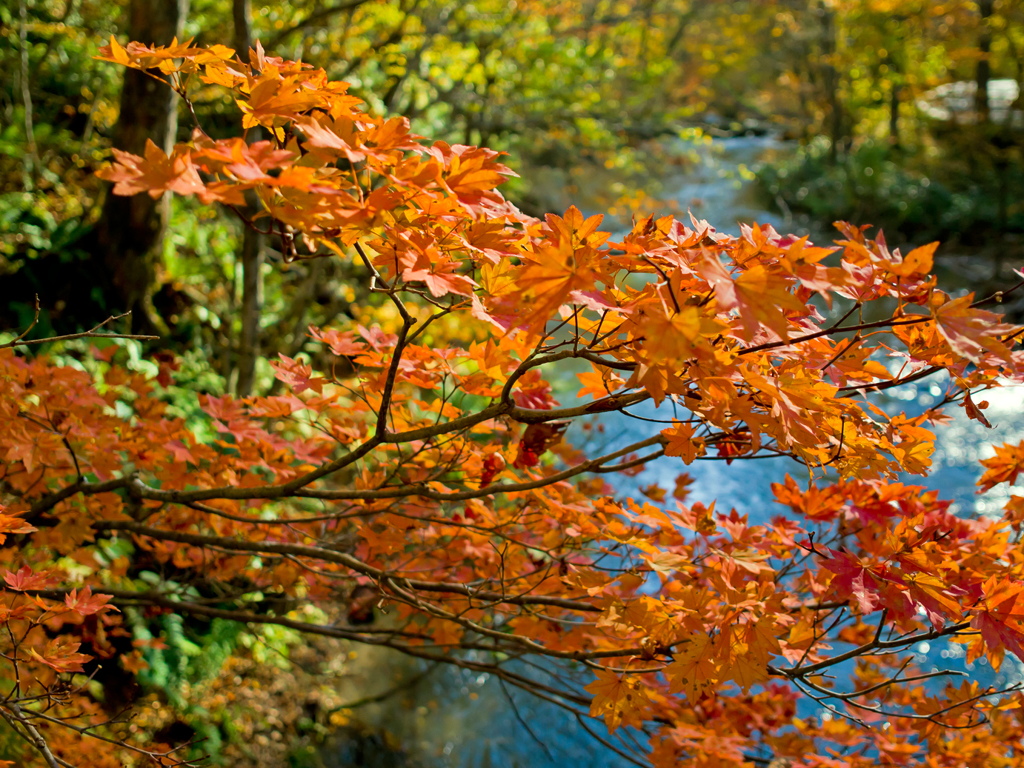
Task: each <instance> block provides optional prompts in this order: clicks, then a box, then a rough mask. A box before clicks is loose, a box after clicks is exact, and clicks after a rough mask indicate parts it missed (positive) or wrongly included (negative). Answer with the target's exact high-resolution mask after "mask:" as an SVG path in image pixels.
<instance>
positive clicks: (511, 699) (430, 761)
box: [324, 137, 1024, 768]
mask: <svg viewBox="0 0 1024 768" xmlns="http://www.w3.org/2000/svg"><path fill="white" fill-rule="evenodd" d="M790 151H792V149H791V147H790V146H789V145H787V144H784V143H782V142H779V141H777V140H775V139H774V138H771V137H744V138H734V139H724V140H720V141H716V142H715V143H714V145H713V146H712V147H703V148H701V149H699V150H697V157H696V161H695V162H690V163H689V164H688V165H687V166H686V170H685V171H680V172H679V173H678V174H676V175H674V176H668V177H667V178H665V179H664V180H663V181H662V189H663V190H664V192H663V194H662V196H663V197H665V196H666V193H667V195H668V196H670V197H671V199H674V200H675V201H676V202H677V204H678V205H679V207H680V208H681V209H682V210H683V211H686V210H687V209H690V210H691V211H692V212H693V214H694V215H695V216H696V217H697V218H706V219H708V220H709V221H710V222H711V223H712V224H713V225H715V226H716V227H717V228H718V229H719V230H720V231H724V232H728V233H731V234H738V233H739V223H740V222H744V223H749V222H754V221H756V222H758V223H760V224H772V225H773V226H775V228H776V229H777V230H779V231H780V232H783V231H786V232H793V233H795V234H800V235H803V234H811V235H812V239H814V240H816V241H818V242H823V241H826V240H828V239H829V237H830V236H829V234H828V233H827V232H826V231H823V230H816V229H814V228H813V227H812V226H811V225H810V224H809V223H808V222H805V221H800V220H794V219H793V218H792V217H788V216H785V215H781V214H777V213H772V212H769V211H766V210H765V209H764V207H763V206H762V205H761V203H759V202H758V197H757V195H756V190H755V188H754V185H753V183H752V182H751V181H750V174H749V173H746V172H745V170H744V169H745V168H750V167H753V166H755V165H756V164H757V163H758V162H762V161H764V160H765V159H767V158H769V157H771V156H772V154H773V153H780V152H790ZM581 207H585V206H584V205H581ZM945 384H946V382H944V381H943V382H939V381H936V382H931V381H929V380H924V381H922V382H918V383H917V384H915V385H910V386H908V387H906V388H905V389H904V390H902V391H900V392H898V393H897V394H896V395H894V396H893V397H890V398H889V399H887V400H886V401H885V402H884V403H881V404H882V405H883V407H885V408H886V409H887V410H889V411H890V412H899V411H901V410H903V411H907V412H908V413H914V412H919V411H920V410H923V409H924V408H926V407H928V406H929V405H931V404H932V403H933V402H935V401H936V400H937V399H939V398H941V397H942V395H943V393H944V391H945ZM556 386H558V384H556ZM561 389H562V390H563V391H561V392H559V393H558V394H559V398H560V400H561V401H562V403H563V404H567V403H568V402H570V401H571V399H572V397H573V394H572V393H573V391H574V389H575V387H574V382H572V381H565V382H561ZM985 399H987V400H988V401H989V402H990V407H989V409H988V411H987V412H986V413H987V415H988V417H989V419H990V420H991V422H992V424H993V425H994V428H993V429H992V430H988V429H986V428H985V427H984V426H983V425H981V424H980V423H979V422H977V421H970V420H968V419H967V418H966V417H965V415H964V412H963V411H962V409H960V408H956V407H953V408H951V409H950V411H949V413H950V415H951V416H952V421H951V422H950V423H949V424H947V425H944V426H942V427H940V428H938V429H937V432H938V446H937V450H936V452H935V454H934V457H933V461H934V471H933V473H932V475H931V476H930V477H928V478H917V477H912V478H910V477H908V478H907V479H906V481H907V482H912V483H915V484H921V485H924V486H926V487H928V488H934V489H937V490H938V491H939V492H940V494H941V495H942V497H943V498H947V499H955V500H956V507H955V509H958V510H959V511H961V512H962V513H965V514H966V513H971V512H975V511H977V512H981V513H985V514H992V515H998V514H999V511H1000V508H1001V507H1002V505H1003V503H1004V502H1005V500H1006V496H1007V494H1006V493H1005V492H1000V489H996V490H995V491H994V492H991V493H989V494H987V495H985V496H978V495H976V493H975V483H976V481H977V479H978V477H980V475H981V472H982V470H981V467H980V466H979V464H978V461H979V459H982V458H985V457H987V456H990V455H992V449H991V447H990V443H991V442H993V441H996V442H1018V441H1020V440H1021V439H1024V409H1022V406H1024V391H1022V390H1019V389H1004V390H997V391H994V392H992V393H987V394H986V396H985ZM635 412H636V414H637V415H638V416H642V417H645V418H648V419H670V418H671V417H672V413H671V410H670V408H669V407H667V406H666V407H663V408H662V409H661V410H660V411H658V410H655V409H654V408H653V407H647V408H641V409H636V411H635ZM660 428H661V427H660V425H656V424H651V423H647V422H644V421H638V420H633V419H630V418H629V417H627V416H624V415H622V414H615V415H613V416H610V417H609V418H607V419H605V421H604V432H603V434H602V436H601V438H600V439H601V441H602V443H603V446H597V445H594V446H592V447H593V449H594V450H599V448H600V447H607V448H612V446H614V445H616V444H620V445H624V444H626V443H627V442H628V441H631V440H636V439H638V436H639V435H640V433H641V432H644V433H648V432H649V433H653V432H654V430H657V429H660ZM681 470H682V465H681V464H680V463H679V461H678V459H662V460H660V461H658V462H655V463H654V464H653V465H652V466H649V467H648V468H647V469H646V470H645V471H644V472H643V473H642V474H640V475H638V476H636V477H632V478H627V477H618V478H617V479H614V480H613V482H615V483H616V490H617V492H618V493H620V494H622V495H624V496H625V495H638V494H639V487H640V486H645V485H648V484H650V483H652V482H658V483H660V484H661V485H662V486H663V487H666V488H669V489H671V488H672V487H674V481H675V477H676V475H678V474H679V473H680V471H681ZM687 470H688V472H689V474H691V475H692V476H693V478H694V483H693V485H692V486H691V501H695V500H700V501H703V502H704V503H706V504H710V502H712V501H716V502H717V509H718V510H721V511H728V510H729V509H730V508H735V509H736V510H737V511H738V512H739V513H740V514H744V515H749V517H750V519H751V521H752V522H755V523H756V522H765V521H767V519H768V518H769V517H771V516H773V515H776V514H779V513H780V512H781V511H782V508H781V507H780V506H779V505H777V504H775V503H774V501H773V496H772V493H771V484H772V483H773V482H777V481H779V480H781V479H782V478H783V477H784V476H785V474H786V473H787V472H788V473H790V474H792V475H793V476H794V477H796V478H800V477H801V476H805V473H806V470H805V469H804V468H803V467H801V466H800V465H797V464H796V463H794V462H791V461H788V460H786V459H772V460H764V461H748V462H742V463H734V464H732V465H731V466H729V465H726V464H725V462H721V461H705V462H696V463H694V464H692V465H691V466H690V467H688V468H687ZM915 650H916V652H917V653H918V662H919V663H920V664H922V665H923V666H924V667H925V668H929V667H930V666H933V665H939V664H942V665H943V666H944V667H949V666H957V665H961V666H962V661H958V658H959V657H961V656H962V654H963V652H962V650H961V649H960V646H954V645H952V644H947V643H944V642H943V643H934V644H930V645H929V644H927V643H922V644H921V645H919V646H918V647H917V648H916V649H915ZM360 653H361V654H365V656H364V657H363V662H364V663H362V664H360V667H361V668H362V669H363V670H364V671H363V674H362V675H360V676H357V677H356V678H354V679H353V680H352V682H351V690H350V691H349V693H350V694H351V696H352V699H356V698H359V697H366V696H370V695H372V694H376V693H380V692H382V691H388V690H391V689H392V688H393V687H398V688H401V685H402V684H401V681H402V680H403V679H404V680H409V679H413V680H416V682H415V684H414V685H411V686H408V687H406V688H401V690H399V691H398V692H397V693H396V694H395V695H393V696H389V697H388V698H386V699H384V700H383V701H380V702H376V703H372V704H368V705H366V706H361V707H359V708H358V709H356V710H353V712H352V721H353V724H352V726H350V727H347V728H345V729H343V730H342V731H340V732H339V733H338V734H337V738H336V740H335V741H334V742H333V743H332V745H331V746H329V748H328V749H327V750H325V753H324V759H325V761H326V762H327V765H328V767H329V768H341V766H367V768H375V767H377V766H380V768H390V767H391V766H394V767H395V768H398V767H399V766H459V767H460V768H461V767H465V768H488V767H490V766H507V767H508V768H514V767H517V766H544V765H587V766H594V767H595V768H603V767H608V768H612V767H615V768H617V767H618V766H625V765H628V764H629V763H628V762H627V761H626V760H625V759H624V758H622V757H620V756H619V755H617V754H616V753H615V752H614V751H612V750H611V749H610V748H608V747H607V746H605V745H602V744H601V743H600V742H599V741H598V740H597V739H596V738H594V737H593V736H592V735H591V734H589V733H588V732H587V730H586V727H590V728H593V729H594V730H595V732H596V733H597V734H598V735H599V736H601V737H602V738H607V733H605V732H604V730H603V728H601V726H600V724H597V725H596V726H595V724H593V723H586V725H584V724H583V723H581V722H579V721H578V720H577V719H576V718H575V717H574V716H572V715H571V714H569V713H566V712H565V711H564V710H561V709H560V708H558V707H555V706H553V705H550V704H547V703H545V702H540V701H536V700H533V699H531V698H530V697H529V696H528V695H527V694H525V693H523V692H521V691H518V690H509V689H506V688H504V687H502V685H500V683H499V681H497V680H495V679H492V678H489V677H488V676H487V675H479V674H475V673H472V674H471V673H468V672H466V671H464V670H457V669H451V668H440V667H439V668H437V669H434V670H431V671H430V672H429V673H428V674H427V675H426V676H425V677H422V678H417V677H416V676H417V675H419V674H422V672H423V670H422V668H421V667H419V666H417V665H416V664H415V663H413V662H411V661H409V660H405V659H402V658H400V657H397V656H396V655H395V654H391V653H388V652H384V651H379V650H373V649H371V650H368V651H360ZM979 665H981V662H979ZM520 671H523V670H520ZM555 671H556V672H557V673H558V674H568V675H572V674H574V673H573V671H572V670H566V669H565V668H557V669H556V670H555ZM535 672H536V671H535ZM536 674H541V673H540V672H536ZM972 677H973V678H974V679H978V680H979V681H981V682H982V683H983V684H986V683H988V682H992V683H994V684H998V685H1001V684H1005V683H1007V682H1014V681H1016V680H1020V679H1024V666H1022V665H1020V664H1019V662H1017V661H1016V660H1015V659H1012V658H1011V657H1008V658H1007V662H1005V663H1004V666H1003V668H1002V670H1001V671H1000V674H999V675H998V676H995V675H993V674H992V672H991V670H986V669H984V668H983V667H982V668H979V669H974V670H972ZM582 679H583V678H581V680H582ZM584 682H585V680H584ZM808 707H809V709H808V713H811V712H813V708H810V707H811V705H810V704H808ZM628 738H629V737H628V736H627V741H626V742H625V743H622V744H621V748H623V749H629V748H630V747H632V746H635V745H633V744H630V743H629V741H628Z"/></svg>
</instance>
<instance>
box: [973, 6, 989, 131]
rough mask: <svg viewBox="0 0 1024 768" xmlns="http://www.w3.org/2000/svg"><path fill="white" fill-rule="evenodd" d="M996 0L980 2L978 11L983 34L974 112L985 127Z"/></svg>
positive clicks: (987, 115) (980, 41) (980, 42)
mask: <svg viewBox="0 0 1024 768" xmlns="http://www.w3.org/2000/svg"><path fill="white" fill-rule="evenodd" d="M993 5H994V0H979V2H978V10H979V11H980V13H981V34H980V35H979V36H978V50H979V51H981V58H980V59H978V68H977V70H976V74H975V84H976V87H975V91H974V111H975V113H976V114H977V116H978V123H979V124H981V125H984V124H986V123H988V121H989V103H988V81H989V79H990V78H991V76H992V64H991V63H990V62H989V53H990V51H991V49H992V29H991V28H990V27H989V23H988V20H989V17H991V16H992V6H993Z"/></svg>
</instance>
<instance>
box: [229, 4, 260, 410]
mask: <svg viewBox="0 0 1024 768" xmlns="http://www.w3.org/2000/svg"><path fill="white" fill-rule="evenodd" d="M231 11H232V14H231V16H232V19H233V20H234V25H235V36H234V38H235V39H234V44H235V50H236V52H237V53H238V55H239V56H241V57H242V60H243V61H247V60H248V58H249V48H251V47H252V4H251V2H250V0H233V2H232V8H231ZM258 132H259V128H258V127H257V128H254V129H252V130H251V131H250V138H252V139H253V140H259V138H260V136H259V133H258ZM248 202H249V210H248V212H247V215H248V216H250V217H251V216H252V215H253V214H254V213H255V212H256V202H257V201H256V196H255V195H250V199H249V200H248ZM262 239H263V238H262V237H260V234H259V233H258V232H256V231H255V230H253V229H252V228H251V227H243V228H242V252H241V254H239V260H240V261H241V263H242V317H241V320H242V329H241V333H240V334H239V339H238V378H237V379H236V380H235V394H237V395H238V396H239V397H246V396H248V395H249V394H251V393H252V385H253V380H254V379H255V376H256V359H257V358H258V357H259V354H260V312H261V310H262V306H261V305H262V301H261V299H262V295H261V294H262V292H263V291H262V287H263V286H262V285H261V283H262V280H261V279H260V278H261V276H260V271H261V267H262V266H263V243H262Z"/></svg>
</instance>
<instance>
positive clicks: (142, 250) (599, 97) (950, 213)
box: [0, 0, 1024, 394]
mask: <svg viewBox="0 0 1024 768" xmlns="http://www.w3.org/2000/svg"><path fill="white" fill-rule="evenodd" d="M1021 6H1022V3H1021V2H1019V1H1018V0H981V1H980V2H968V0H949V1H948V2H941V3H940V2H933V1H932V0H920V1H918V0H901V1H897V0H769V1H767V2H766V1H765V0H710V1H707V2H695V1H693V0H615V1H611V0H585V1H584V2H561V1H560V0H511V1H510V0H476V1H475V2H472V3H463V2H449V1H447V0H294V2H288V3H280V2H264V1H263V0H192V2H191V4H190V3H189V2H187V0H159V1H158V2H154V1H152V0H17V2H15V3H8V4H6V5H5V6H4V7H3V8H0V22H2V24H3V35H4V37H5V39H6V41H7V43H8V44H7V45H5V46H4V48H3V50H2V51H0V65H2V75H0V110H2V113H3V121H2V125H3V127H2V130H0V274H2V275H3V276H4V280H3V290H2V291H0V320H2V322H3V323H4V325H7V326H10V327H14V326H16V325H24V324H25V323H26V322H27V321H28V320H29V319H30V316H31V314H32V300H33V298H34V295H35V294H36V293H38V294H39V295H40V298H41V300H42V303H43V307H44V310H45V311H44V313H43V318H42V322H43V328H42V330H43V331H48V330H49V327H50V325H56V326H59V327H60V328H61V329H68V328H70V327H71V326H78V327H81V326H85V325H89V324H90V323H95V322H98V321H100V320H102V319H105V318H106V317H107V316H109V315H110V314H116V313H119V312H122V311H125V310H128V309H131V310H132V312H133V314H132V323H133V325H134V326H135V327H136V328H137V329H145V330H149V331H159V332H160V333H161V334H162V335H164V336H165V337H170V338H171V339H172V340H173V341H174V342H175V343H176V344H178V345H179V347H180V348H182V349H184V348H186V347H188V348H194V349H199V348H201V349H203V350H204V352H205V358H206V359H208V360H209V361H210V365H211V366H212V370H213V371H214V372H215V373H216V378H217V380H219V381H220V382H221V386H222V387H223V388H224V389H226V390H231V391H236V392H239V393H242V394H244V393H247V392H249V391H252V389H253V387H254V386H257V387H258V386H267V385H268V384H269V381H270V379H269V377H268V376H267V371H266V370H264V369H263V368H262V367H261V366H260V364H259V363H258V359H259V354H258V353H259V352H260V351H261V350H262V351H263V352H264V353H267V354H270V355H273V354H274V353H275V352H283V353H285V354H289V355H294V354H296V353H297V352H299V351H300V350H301V349H302V347H303V344H304V343H305V335H304V334H305V331H304V329H305V327H306V325H307V324H308V323H309V322H318V323H325V322H328V321H329V320H330V318H332V317H336V316H338V315H339V314H341V313H348V314H352V315H357V314H358V311H359V307H360V306H361V305H365V304H366V301H367V297H364V296H356V295H355V294H354V293H353V292H352V289H351V288H350V281H349V280H347V279H346V277H347V276H346V274H345V272H344V268H342V267H341V266H338V265H336V264H334V263H331V264H328V263H326V262H325V263H321V262H319V261H315V262H311V263H304V264H297V265H291V266H290V267H289V268H288V269H286V270H283V271H282V270H278V269H271V268H270V265H269V263H268V261H273V260H274V259H275V258H278V256H277V251H276V248H275V244H274V243H273V242H264V241H263V240H262V239H261V238H259V237H258V236H257V235H256V233H255V232H252V231H250V232H243V231H242V229H243V228H242V227H241V226H239V225H238V224H237V223H236V222H234V221H230V220H228V219H224V218H220V217H217V216H212V215H210V214H202V215H201V216H196V215H195V212H193V211H186V210H184V205H183V204H181V203H174V204H173V205H174V206H177V208H174V207H173V206H172V205H171V204H170V203H168V202H167V201H166V200H150V199H139V198H130V199H125V200H119V199H117V198H114V197H113V196H111V195H108V194H107V190H106V188H105V186H104V185H103V184H101V183H100V182H98V181H97V180H96V179H95V177H94V176H93V171H95V170H96V169H97V168H98V167H100V166H101V165H102V164H103V163H104V162H105V160H106V158H107V156H108V152H109V149H110V148H111V147H120V148H124V149H128V150H130V151H133V152H136V153H139V152H141V151H142V150H143V148H144V146H145V143H146V141H147V140H153V141H154V142H156V143H157V144H158V145H167V144H169V143H173V141H174V140H176V139H177V140H185V139H187V137H188V136H189V134H190V133H191V131H192V130H193V128H194V127H195V125H196V123H198V124H200V125H202V126H203V129H204V130H206V131H208V132H209V133H210V134H211V135H220V134H221V133H223V132H224V131H227V130H229V129H230V127H229V123H228V122H227V121H226V115H227V114H228V110H227V107H228V106H229V105H227V104H225V103H223V102H222V101H220V100H219V97H214V96H213V95H211V96H210V97H209V98H208V99H206V100H203V99H200V100H199V102H198V103H197V105H196V113H195V114H194V115H178V111H179V106H178V105H177V104H176V103H175V102H174V101H173V100H171V99H169V98H168V97H167V96H166V91H165V90H163V89H159V88H153V87H152V86H156V85H158V84H157V83H156V82H155V81H153V80H152V79H151V78H147V77H146V76H144V75H135V76H131V75H129V76H127V77H126V76H125V75H124V74H123V73H122V72H120V71H119V70H117V69H116V68H115V67H112V66H108V65H106V64H102V63H100V62H96V61H94V60H93V58H92V57H93V55H94V54H95V52H96V50H97V47H98V46H99V45H100V44H102V43H103V42H104V41H105V40H106V39H107V38H108V37H109V36H110V35H114V36H117V37H119V38H120V39H121V40H125V39H128V38H131V39H141V40H152V41H154V42H157V43H166V42H168V41H169V40H170V39H171V38H173V37H175V36H179V37H180V36H184V37H186V38H196V39H197V41H198V42H200V43H215V42H217V43H228V42H231V43H233V44H234V46H235V47H236V48H238V49H242V48H247V46H248V45H250V44H251V43H252V41H254V40H260V41H261V42H262V44H263V46H264V48H265V49H266V50H267V51H268V52H270V53H271V54H280V55H283V56H286V57H301V58H302V59H303V60H305V61H308V62H309V63H311V64H313V65H314V66H320V67H324V68H325V69H327V71H328V72H329V74H330V75H331V76H332V77H337V78H344V79H346V80H348V81H350V82H351V83H352V90H353V92H354V93H355V94H356V95H358V96H359V97H360V98H362V99H364V100H365V101H366V102H368V103H369V104H370V105H371V107H372V108H373V109H374V110H376V111H378V112H381V113H395V114H404V115H407V116H409V117H410V118H411V119H412V120H413V123H414V129H415V130H417V131H418V132H420V133H422V134H424V135H428V136H432V137H436V138H440V139H444V140H446V141H449V142H451V143H469V144H485V145H488V146H491V147H493V148H496V149H501V150H505V151H507V152H509V153H510V157H511V162H512V164H513V165H514V167H516V168H517V169H519V170H521V171H525V173H524V176H525V177H527V178H529V179H531V181H530V183H526V182H518V183H513V184H512V185H511V188H510V189H509V191H508V194H509V195H510V196H511V198H512V199H513V200H515V201H516V202H517V204H519V205H520V206H521V207H522V208H523V209H524V210H526V211H527V212H530V213H535V214H540V213H542V212H544V211H548V210H555V209H562V208H564V206H565V205H567V204H568V203H569V202H570V201H573V202H575V201H580V202H582V203H584V204H586V203H587V201H588V200H589V201H590V202H591V203H592V205H595V206H596V205H597V204H600V205H602V206H608V207H611V208H613V209H615V210H617V211H620V212H622V213H627V214H628V212H629V211H630V209H631V208H635V207H636V205H637V204H639V203H641V202H642V201H644V200H645V199H650V198H652V197H654V198H656V197H657V196H658V193H659V191H660V189H659V181H660V178H661V177H663V176H664V167H665V165H666V163H667V161H671V162H685V158H682V157H681V153H680V149H679V147H680V145H679V143H678V142H673V141H672V139H673V137H676V136H679V135H680V134H681V133H684V132H685V131H687V130H688V129H689V130H690V131H691V133H690V134H689V135H691V136H692V135H694V134H693V129H698V130H699V131H703V133H704V135H705V136H706V135H713V136H728V135H736V134H742V133H745V132H756V133H764V132H775V133H777V134H779V135H781V136H783V137H784V138H788V139H792V140H793V142H792V143H791V144H790V145H787V147H788V149H787V150H786V151H783V152H780V153H778V155H777V156H776V157H774V158H771V159H770V160H769V162H766V163H763V164H762V166H761V168H760V171H759V183H760V186H761V189H762V192H763V193H764V194H765V196H766V199H767V200H768V201H769V202H770V204H771V205H773V206H777V207H779V208H780V209H784V210H785V211H786V212H787V213H789V212H792V213H797V214H801V213H802V214H804V215H805V216H806V217H808V218H809V219H810V220H811V221H812V222H813V223H816V224H819V225H820V224H827V223H829V222H831V221H832V220H834V219H837V218H848V219H857V220H859V221H870V222H872V223H875V224H878V225H882V226H884V227H885V228H886V230H887V232H888V233H889V234H890V239H892V237H894V236H895V237H898V238H903V239H906V240H922V239H927V238H935V237H941V238H943V239H946V240H953V241H954V243H959V244H960V245H962V246H965V247H966V246H970V247H973V248H982V249H984V248H986V247H988V248H992V247H995V245H998V246H999V247H1003V246H1004V245H1005V244H1006V242H1008V241H1012V242H1016V241H1015V238H1016V237H1017V235H1018V234H1019V233H1021V232H1024V209H1021V208H1020V207H1019V206H1018V205H1017V204H1016V203H1015V201H1016V200H1018V199H1020V198H1021V197H1024V173H1022V172H1021V156H1020V149H1019V147H1020V135H1021V130H1022V128H1024V111H1021V110H1020V109H1019V108H1018V107H1019V105H1020V97H1019V92H1020V89H1019V83H1020V82H1022V80H1024V9H1022V7H1021ZM249 138H250V140H253V139H255V138H256V137H254V136H250V137H249ZM609 173H611V174H615V176H616V179H618V180H619V181H620V182H623V183H619V184H611V185H610V184H608V183H607V180H608V178H609V176H608V174H609ZM685 202H686V201H684V204H685ZM616 203H618V205H616ZM710 215H711V216H712V217H713V215H714V214H713V212H712V213H711V214H710ZM1011 250H1012V248H1011ZM58 267H59V268H58ZM264 283H266V284H264Z"/></svg>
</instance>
